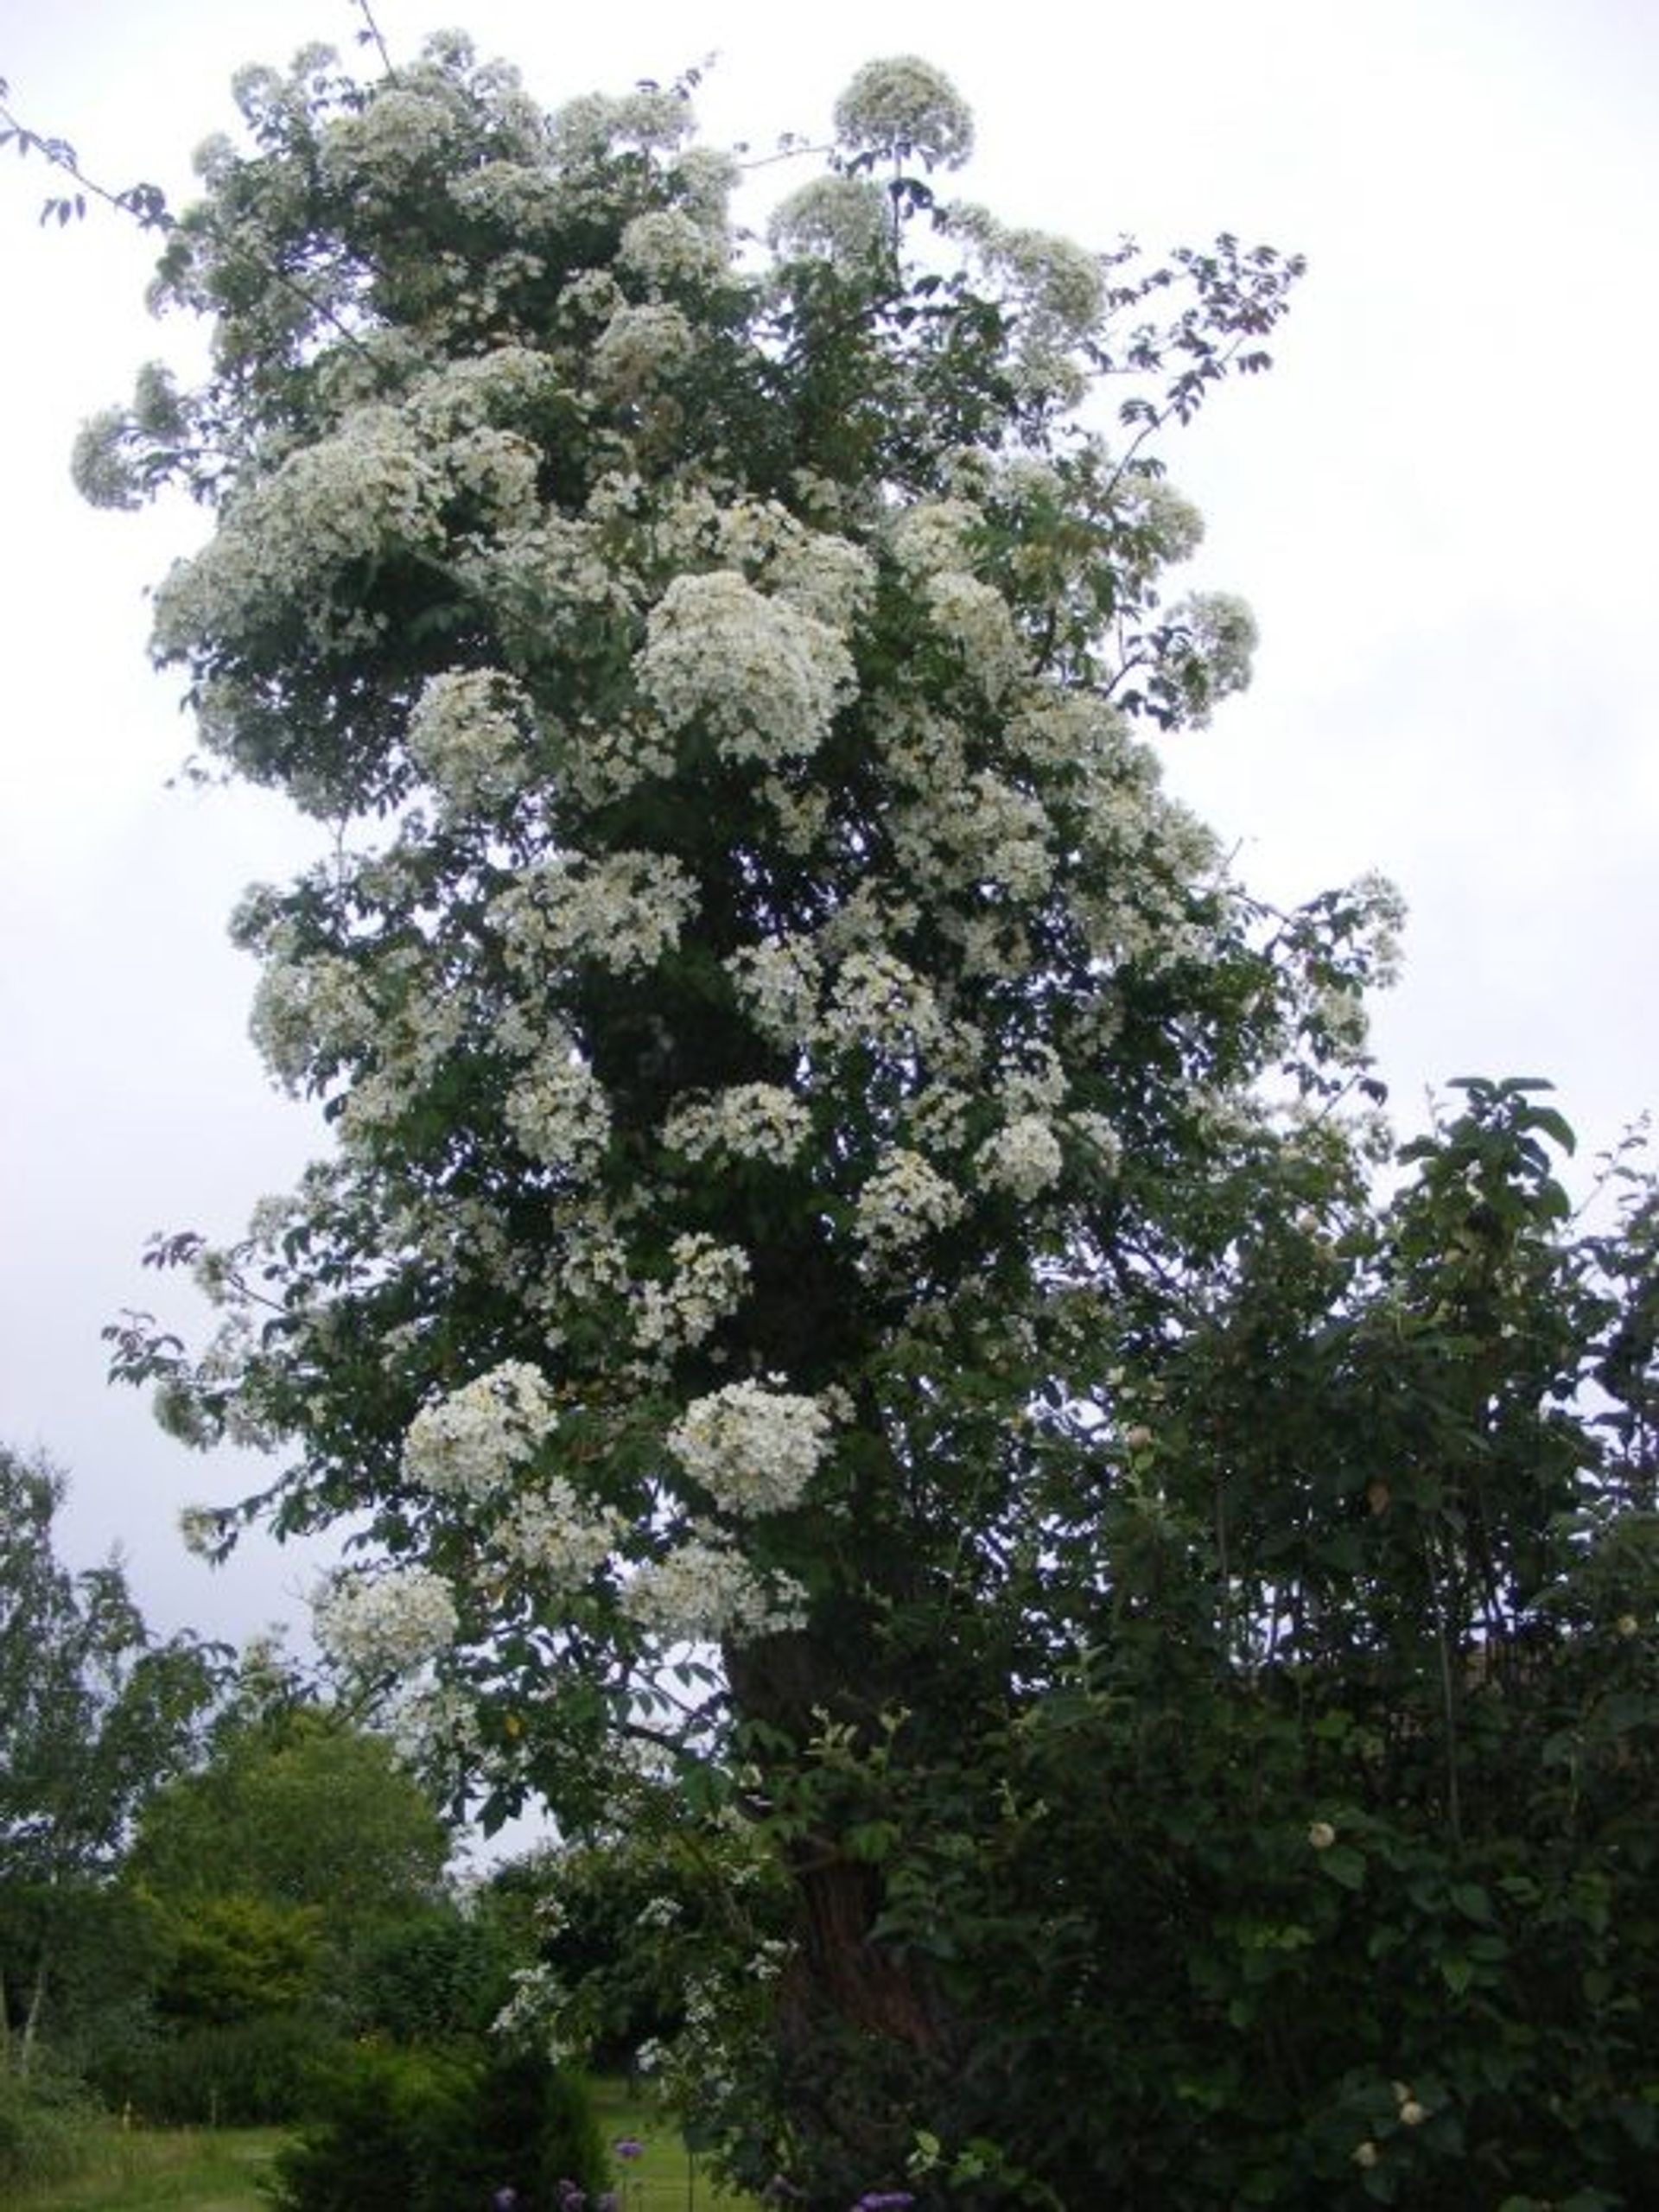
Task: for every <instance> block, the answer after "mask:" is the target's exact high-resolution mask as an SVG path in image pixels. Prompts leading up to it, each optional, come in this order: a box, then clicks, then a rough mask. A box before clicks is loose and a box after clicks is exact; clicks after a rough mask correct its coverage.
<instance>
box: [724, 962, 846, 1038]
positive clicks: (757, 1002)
mask: <svg viewBox="0 0 1659 2212" xmlns="http://www.w3.org/2000/svg"><path fill="white" fill-rule="evenodd" d="M726 969H727V973H728V975H729V976H731V979H732V983H733V987H734V989H735V991H736V993H737V996H738V1001H739V1003H740V1005H741V1007H742V1008H743V1010H744V1012H745V1013H746V1014H747V1015H748V1017H749V1020H751V1021H752V1022H753V1024H754V1026H755V1027H756V1028H757V1029H758V1030H759V1031H760V1034H761V1035H762V1036H763V1037H764V1038H766V1040H767V1041H768V1043H770V1044H774V1045H784V1046H799V1044H800V1042H801V1039H803V1038H804V1036H805V1035H806V1034H807V1033H808V1031H809V1030H810V1027H811V1025H812V1022H813V1020H814V1018H815V1016H816V1014H817V1004H818V989H819V986H820V984H821V982H822V980H823V963H822V961H821V960H820V958H819V955H818V950H817V946H816V945H815V944H813V943H812V941H811V940H810V938H804V937H784V938H767V939H766V941H765V942H764V943H762V944H751V945H745V946H744V947H743V949H742V950H741V951H739V952H734V954H733V955H732V956H731V957H730V958H729V959H728V961H727V963H726Z"/></svg>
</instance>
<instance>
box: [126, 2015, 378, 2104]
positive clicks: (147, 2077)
mask: <svg viewBox="0 0 1659 2212" xmlns="http://www.w3.org/2000/svg"><path fill="white" fill-rule="evenodd" d="M346 2048H347V2046H346V2045H345V2044H342V2043H341V2042H340V2039H339V2038H338V2037H336V2035H335V2034H334V2031H332V2030H331V2029H330V2028H328V2027H327V2025H326V2024H323V2023H321V2022H320V2021H319V2020H318V2019H317V2018H315V2015H313V2014H311V2013H308V2012H267V2013H264V2014H261V2015H258V2016H257V2017H255V2018H251V2019H246V2020H231V2021H224V2022H219V2023H213V2024H204V2025H201V2026H196V2027H188V2028H184V2029H181V2030H177V2031H172V2032H168V2031H158V2032H155V2033H152V2034H150V2035H149V2036H146V2037H142V2038H140V2037H134V2038H131V2039H130V2040H129V2041H128V2042H126V2043H125V2044H123V2045H121V2046H119V2047H118V2048H116V2049H114V2050H108V2051H106V2052H103V2053H100V2054H99V2055H98V2056H97V2057H96V2059H95V2061H94V2066H93V2076H92V2077H93V2080H94V2081H95V2082H96V2084H97V2086H98V2088H99V2090H100V2091H101V2093H102V2094H104V2095H105V2097H107V2098H108V2099H109V2101H111V2104H116V2105H130V2106H131V2107H132V2108H133V2110H134V2111H135V2112H137V2113H142V2114H143V2117H144V2119H146V2120H153V2121H156V2122H157V2123H161V2124H164V2125H170V2126H190V2125H196V2126H209V2127H214V2126H225V2127H261V2126H274V2125H278V2124H280V2123H282V2122H283V2121H286V2120H303V2119H307V2118H308V2117H309V2116H310V2114H311V2113H313V2112H314V2111H315V2109H316V2108H317V2107H316V2085H317V2083H318V2082H319V2081H320V2080H325V2079H326V2078H327V2076H328V2075H330V2074H331V2073H332V2072H333V2071H334V2069H335V2068H336V2067H337V2065H338V2064H339V2063H340V2056H341V2054H342V2052H343V2051H344V2050H346Z"/></svg>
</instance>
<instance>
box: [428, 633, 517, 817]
mask: <svg viewBox="0 0 1659 2212" xmlns="http://www.w3.org/2000/svg"><path fill="white" fill-rule="evenodd" d="M528 715H529V702H528V701H527V700H526V699H525V697H524V694H523V692H522V691H521V690H519V688H518V685H517V684H516V683H514V682H513V680H512V677H508V676H504V675H500V674H499V673H497V672H495V671H489V670H483V669H452V670H450V671H447V672H446V673H445V674H444V675H442V676H434V677H429V678H428V680H427V682H426V683H425V685H424V686H423V689H422V691H421V696H420V697H419V698H418V699H417V700H416V702H415V709H414V712H413V713H412V714H411V715H410V718H409V750H410V757H411V759H412V760H414V762H415V764H416V767H418V768H419V769H420V771H421V772H422V774H423V775H424V776H425V777H426V778H427V779H428V781H429V782H430V783H431V784H432V785H433V786H434V787H435V790H436V791H437V792H438V794H439V796H440V798H442V802H443V804H444V807H445V809H446V810H449V811H454V812H456V813H465V812H467V811H470V810H472V809H473V808H475V807H480V806H485V807H493V806H497V805H499V804H503V803H504V802H505V801H506V800H508V799H511V798H512V797H513V796H514V795H515V793H516V792H518V791H519V790H521V789H522V788H523V785H524V782H525V780H526V778H527V776H528V774H529V770H530V763H529V760H528V759H527V758H526V751H525V741H524V729H525V725H526V721H527V720H528Z"/></svg>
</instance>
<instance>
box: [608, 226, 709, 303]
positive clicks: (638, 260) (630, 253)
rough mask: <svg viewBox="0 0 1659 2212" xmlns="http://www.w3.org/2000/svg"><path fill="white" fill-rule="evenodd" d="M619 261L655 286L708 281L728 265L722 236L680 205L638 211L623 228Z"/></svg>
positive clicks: (664, 287) (660, 287) (636, 275)
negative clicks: (640, 213) (683, 209)
mask: <svg viewBox="0 0 1659 2212" xmlns="http://www.w3.org/2000/svg"><path fill="white" fill-rule="evenodd" d="M617 260H618V262H619V264H620V265H621V267H623V268H624V269H626V270H629V271H630V272H631V274H632V275H633V276H635V277H639V278H641V279H642V280H643V281H644V282H645V283H646V284H648V285H650V286H651V287H652V288H653V289H658V290H661V289H669V288H671V287H673V286H676V285H680V284H696V283H706V282H707V281H708V280H709V278H710V277H716V276H718V275H719V274H720V272H721V270H722V269H723V268H724V267H725V264H726V254H725V249H724V246H723V245H722V243H721V239H720V238H718V237H717V236H715V234H714V233H712V232H710V231H709V230H708V228H707V227H706V226H704V225H703V224H702V223H697V222H694V221H693V220H692V219H691V217H690V215H687V214H684V213H682V212H681V211H680V210H679V209H678V208H677V207H658V208H652V210H650V211H649V212H648V213H645V214H643V215H636V216H635V217H634V218H633V219H632V222H630V223H629V224H628V225H627V226H626V227H625V229H624V230H623V232H622V245H621V250H620V252H619V253H618V255H617Z"/></svg>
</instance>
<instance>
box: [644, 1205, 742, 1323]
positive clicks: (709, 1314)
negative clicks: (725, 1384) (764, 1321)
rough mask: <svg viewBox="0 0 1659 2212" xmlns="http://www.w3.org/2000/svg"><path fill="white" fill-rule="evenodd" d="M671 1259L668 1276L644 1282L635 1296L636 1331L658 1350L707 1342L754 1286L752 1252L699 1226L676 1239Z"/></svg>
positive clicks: (671, 1251)
mask: <svg viewBox="0 0 1659 2212" xmlns="http://www.w3.org/2000/svg"><path fill="white" fill-rule="evenodd" d="M669 1259H670V1261H671V1263H672V1267H673V1273H672V1274H671V1275H670V1276H669V1278H668V1280H667V1281H665V1282H647V1283H642V1284H641V1285H640V1287H639V1291H638V1293H637V1294H636V1296H635V1314H634V1334H635V1335H636V1336H637V1337H638V1338H639V1342H640V1343H641V1344H645V1345H646V1346H648V1347H649V1348H650V1349H651V1350H652V1351H666V1352H674V1351H684V1350H687V1349H689V1348H690V1346H692V1345H694V1344H702V1343H704V1342H706V1340H707V1339H708V1338H709V1337H710V1336H712V1335H713V1333H714V1332H715V1329H716V1328H718V1326H719V1325H720V1324H721V1321H723V1320H724V1319H726V1317H727V1315H728V1313H735V1311H736V1310H737V1308H738V1306H740V1305H741V1303H742V1300H743V1299H744V1296H745V1294H747V1290H748V1287H749V1255H748V1254H747V1252H745V1251H744V1250H743V1249H742V1248H741V1245H737V1244H721V1243H717V1242H716V1241H715V1238H714V1237H712V1236H703V1235H702V1234H701V1233H700V1232H696V1231H694V1232H692V1233H691V1234H690V1235H688V1236H677V1237H676V1238H675V1239H674V1242H673V1243H672V1244H671V1245H670V1246H669Z"/></svg>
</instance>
